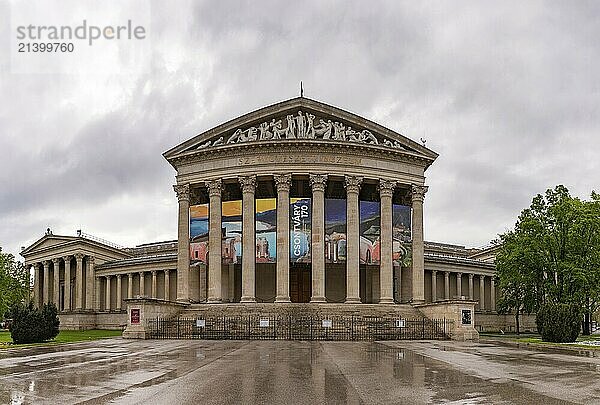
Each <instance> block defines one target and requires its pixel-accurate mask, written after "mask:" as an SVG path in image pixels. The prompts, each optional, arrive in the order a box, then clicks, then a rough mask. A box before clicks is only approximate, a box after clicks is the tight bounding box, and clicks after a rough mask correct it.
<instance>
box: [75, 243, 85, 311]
mask: <svg viewBox="0 0 600 405" xmlns="http://www.w3.org/2000/svg"><path fill="white" fill-rule="evenodd" d="M75 262H76V263H77V267H76V270H75V309H76V310H78V311H81V310H82V309H83V255H82V254H81V253H76V254H75Z"/></svg>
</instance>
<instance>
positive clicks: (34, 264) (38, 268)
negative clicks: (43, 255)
mask: <svg viewBox="0 0 600 405" xmlns="http://www.w3.org/2000/svg"><path fill="white" fill-rule="evenodd" d="M32 266H33V268H34V269H36V270H41V269H42V263H40V262H37V263H33V264H32Z"/></svg>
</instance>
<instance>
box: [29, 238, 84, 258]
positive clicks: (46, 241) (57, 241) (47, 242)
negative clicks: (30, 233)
mask: <svg viewBox="0 0 600 405" xmlns="http://www.w3.org/2000/svg"><path fill="white" fill-rule="evenodd" d="M76 239H77V238H75V237H73V236H61V235H52V234H46V235H44V236H42V237H41V238H40V239H38V240H37V241H35V242H33V243H32V244H31V245H29V246H28V247H27V248H25V249H23V250H22V251H21V255H26V254H28V253H31V252H35V251H37V250H43V249H48V248H52V247H55V246H58V245H62V244H64V243H67V242H72V241H74V240H76Z"/></svg>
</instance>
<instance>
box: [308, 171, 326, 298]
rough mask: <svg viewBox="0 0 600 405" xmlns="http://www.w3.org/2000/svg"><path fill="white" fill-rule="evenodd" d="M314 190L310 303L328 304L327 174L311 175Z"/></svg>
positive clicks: (311, 185)
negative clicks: (326, 277) (326, 265)
mask: <svg viewBox="0 0 600 405" xmlns="http://www.w3.org/2000/svg"><path fill="white" fill-rule="evenodd" d="M310 187H311V188H312V235H311V247H312V252H311V260H312V295H311V298H310V302H327V301H326V299H325V187H327V175H326V174H311V175H310Z"/></svg>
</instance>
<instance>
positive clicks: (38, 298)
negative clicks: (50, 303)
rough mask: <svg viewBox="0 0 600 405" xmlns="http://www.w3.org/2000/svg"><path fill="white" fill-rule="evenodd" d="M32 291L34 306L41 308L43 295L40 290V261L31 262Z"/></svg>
mask: <svg viewBox="0 0 600 405" xmlns="http://www.w3.org/2000/svg"><path fill="white" fill-rule="evenodd" d="M33 271H34V273H33V293H34V295H35V306H36V307H38V308H41V307H42V305H43V304H44V297H43V295H44V294H43V292H42V283H41V281H42V278H43V275H42V271H43V270H42V265H41V264H40V263H34V264H33Z"/></svg>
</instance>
